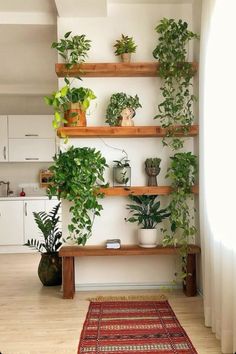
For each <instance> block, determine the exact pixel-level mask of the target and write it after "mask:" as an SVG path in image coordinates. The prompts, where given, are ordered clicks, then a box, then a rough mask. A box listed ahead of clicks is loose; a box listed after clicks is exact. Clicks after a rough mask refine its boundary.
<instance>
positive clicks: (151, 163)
mask: <svg viewBox="0 0 236 354" xmlns="http://www.w3.org/2000/svg"><path fill="white" fill-rule="evenodd" d="M160 163H161V159H159V158H157V157H154V158H148V159H146V161H145V171H146V173H147V175H148V186H157V176H158V175H159V173H160V171H161V168H160Z"/></svg>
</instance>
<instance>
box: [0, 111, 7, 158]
mask: <svg viewBox="0 0 236 354" xmlns="http://www.w3.org/2000/svg"><path fill="white" fill-rule="evenodd" d="M6 161H8V126H7V116H0V162H6Z"/></svg>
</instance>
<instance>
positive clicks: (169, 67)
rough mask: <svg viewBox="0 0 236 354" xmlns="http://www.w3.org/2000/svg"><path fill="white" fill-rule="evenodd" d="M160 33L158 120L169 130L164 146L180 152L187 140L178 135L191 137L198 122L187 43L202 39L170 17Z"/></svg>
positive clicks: (158, 49)
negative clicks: (196, 119) (196, 120)
mask: <svg viewBox="0 0 236 354" xmlns="http://www.w3.org/2000/svg"><path fill="white" fill-rule="evenodd" d="M156 32H157V33H158V34H159V42H158V44H157V46H156V48H155V49H154V50H153V56H154V58H155V59H157V60H159V64H160V67H159V75H160V77H161V79H162V86H161V92H162V95H163V101H162V102H161V103H160V104H159V105H158V111H159V113H158V114H157V115H156V116H155V117H154V118H157V119H160V122H161V126H162V127H163V128H166V136H165V137H164V138H163V144H164V145H167V146H170V147H171V148H172V149H173V150H178V149H180V148H182V147H183V144H184V141H183V139H180V138H178V137H176V136H175V135H176V134H178V133H182V134H187V133H188V131H189V129H190V127H191V125H192V123H193V121H194V113H193V103H194V102H195V101H196V96H194V95H193V93H192V90H191V86H192V78H193V75H194V72H195V71H194V69H193V66H192V63H188V62H187V61H186V60H187V58H186V56H187V44H188V43H189V42H190V41H191V40H193V39H195V38H199V36H198V35H197V34H196V33H193V32H191V31H189V30H188V24H187V22H184V21H182V20H178V21H175V20H173V19H167V18H163V19H162V20H161V21H160V24H159V25H158V26H157V27H156ZM180 125H181V126H182V127H181V128H180V127H179V126H180ZM168 138H170V139H168Z"/></svg>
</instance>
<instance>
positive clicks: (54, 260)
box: [38, 252, 62, 286]
mask: <svg viewBox="0 0 236 354" xmlns="http://www.w3.org/2000/svg"><path fill="white" fill-rule="evenodd" d="M38 276H39V279H40V280H41V282H42V284H43V285H45V286H53V285H61V283H62V262H61V258H60V257H59V255H58V252H54V253H42V254H41V260H40V262H39V266H38Z"/></svg>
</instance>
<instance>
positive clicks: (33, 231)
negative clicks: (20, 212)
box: [23, 200, 45, 242]
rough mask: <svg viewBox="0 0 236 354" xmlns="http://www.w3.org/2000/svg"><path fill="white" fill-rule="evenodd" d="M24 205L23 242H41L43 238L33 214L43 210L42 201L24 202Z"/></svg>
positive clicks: (43, 203)
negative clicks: (32, 240) (34, 240)
mask: <svg viewBox="0 0 236 354" xmlns="http://www.w3.org/2000/svg"><path fill="white" fill-rule="evenodd" d="M23 203H24V242H27V240H29V239H32V238H33V239H36V240H39V241H40V240H42V239H43V236H42V233H41V231H40V230H39V228H38V226H37V224H36V222H35V220H34V214H33V213H34V212H36V213H38V212H39V211H44V210H45V201H44V200H26V201H24V202H23Z"/></svg>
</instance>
